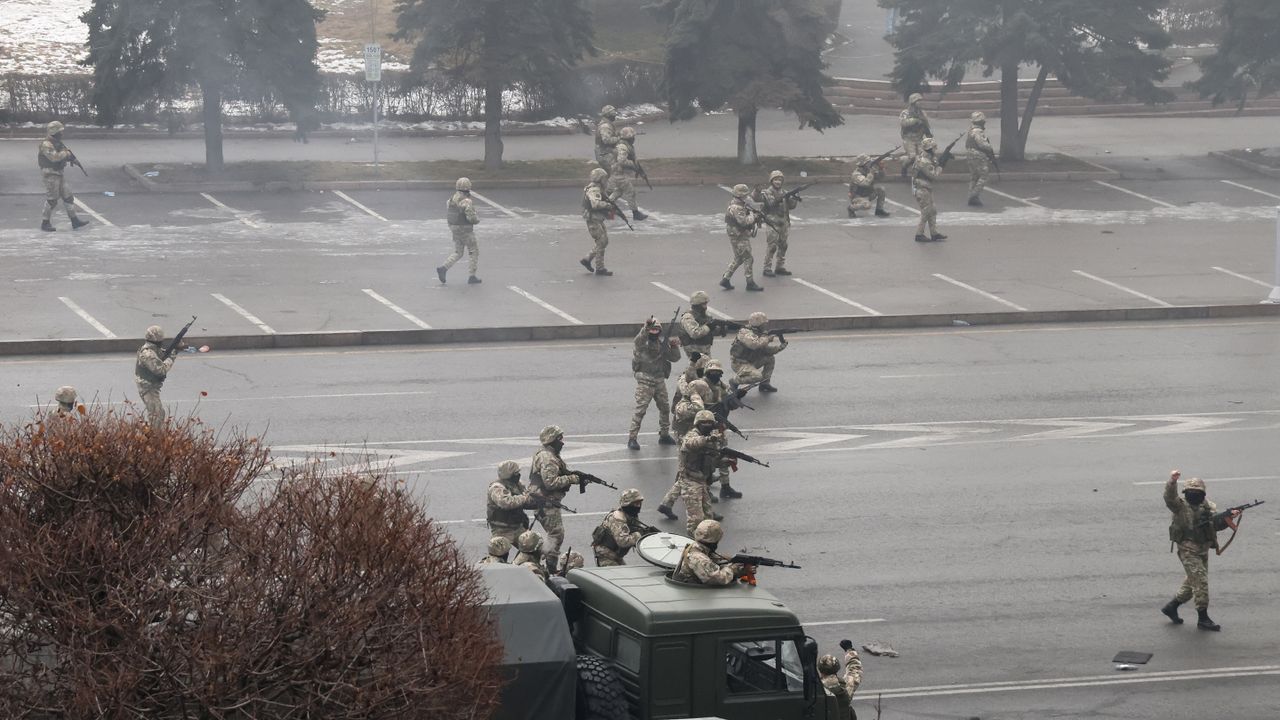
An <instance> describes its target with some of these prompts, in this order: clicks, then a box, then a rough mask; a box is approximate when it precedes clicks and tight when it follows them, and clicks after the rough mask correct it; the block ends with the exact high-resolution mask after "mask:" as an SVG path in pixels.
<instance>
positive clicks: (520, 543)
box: [516, 530, 542, 553]
mask: <svg viewBox="0 0 1280 720" xmlns="http://www.w3.org/2000/svg"><path fill="white" fill-rule="evenodd" d="M516 547H518V548H520V552H522V553H536V552H538V551H539V550H541V549H542V536H541V535H539V534H538V533H536V532H534V531H532V530H525V531H524V532H522V533H520V537H517V538H516Z"/></svg>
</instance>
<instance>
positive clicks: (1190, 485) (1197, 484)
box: [1182, 478, 1205, 492]
mask: <svg viewBox="0 0 1280 720" xmlns="http://www.w3.org/2000/svg"><path fill="white" fill-rule="evenodd" d="M1188 490H1199V491H1200V492H1205V489H1204V481H1203V480H1201V479H1200V478H1191V479H1190V480H1188V481H1186V482H1185V483H1183V485H1182V492H1187V491H1188Z"/></svg>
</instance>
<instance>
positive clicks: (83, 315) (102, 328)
mask: <svg viewBox="0 0 1280 720" xmlns="http://www.w3.org/2000/svg"><path fill="white" fill-rule="evenodd" d="M58 299H59V300H61V301H62V304H63V305H66V306H67V307H69V308H71V312H73V313H75V314H77V315H79V316H80V319H81V320H84V321H85V322H87V323H89V324H90V325H92V326H93V329H94V330H97V331H98V332H100V333H102V335H103V337H109V338H113V337H115V336H116V334H115V333H113V332H111V331H110V330H108V329H107V326H106V325H103V324H102V323H100V322H98V321H97V320H96V319H94V317H93V316H92V315H90V314H89V313H87V312H85V311H84V308H82V307H80V306H79V305H77V304H75V302H74V301H73V300H72V299H71V298H68V297H59V298H58Z"/></svg>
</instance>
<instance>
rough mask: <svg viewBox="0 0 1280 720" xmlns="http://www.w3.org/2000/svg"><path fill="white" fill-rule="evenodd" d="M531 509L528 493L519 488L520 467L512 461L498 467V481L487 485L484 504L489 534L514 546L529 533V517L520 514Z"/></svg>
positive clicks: (531, 502)
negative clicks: (522, 535) (486, 495)
mask: <svg viewBox="0 0 1280 720" xmlns="http://www.w3.org/2000/svg"><path fill="white" fill-rule="evenodd" d="M531 505H533V500H532V499H531V498H530V497H529V491H528V489H526V488H525V486H524V485H522V484H520V466H519V465H518V464H516V462H515V461H514V460H507V461H505V462H503V463H502V464H501V465H499V466H498V479H497V480H495V481H494V482H492V483H490V484H489V492H488V497H487V499H486V502H485V520H486V521H488V523H489V533H490V534H491V535H493V536H495V537H504V538H506V539H507V540H509V541H510V542H512V543H514V542H515V541H516V538H518V537H520V533H522V532H524V531H525V530H528V529H529V516H528V515H526V514H525V512H524V511H525V508H527V507H530V506H531Z"/></svg>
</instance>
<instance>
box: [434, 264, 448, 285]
mask: <svg viewBox="0 0 1280 720" xmlns="http://www.w3.org/2000/svg"><path fill="white" fill-rule="evenodd" d="M447 272H449V268H447V267H445V266H443V265H441V266H440V267H438V268H436V277H438V278H440V284H441V285H443V284H444V276H445V273H447Z"/></svg>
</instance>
